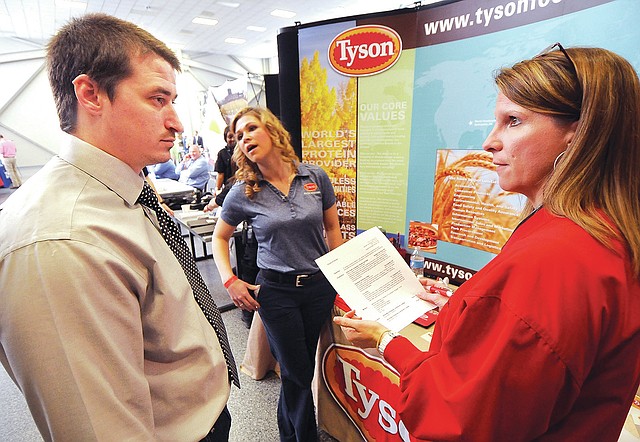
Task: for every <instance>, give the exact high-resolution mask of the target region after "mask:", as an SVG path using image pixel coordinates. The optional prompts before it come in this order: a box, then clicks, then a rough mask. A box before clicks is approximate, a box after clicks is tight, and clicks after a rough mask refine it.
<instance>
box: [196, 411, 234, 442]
mask: <svg viewBox="0 0 640 442" xmlns="http://www.w3.org/2000/svg"><path fill="white" fill-rule="evenodd" d="M230 430H231V413H229V409H228V408H227V407H224V410H222V413H220V417H218V420H217V421H216V423H215V424H213V428H211V431H210V432H209V434H207V435H206V436H205V437H204V439H202V440H201V441H200V442H228V441H229V431H230Z"/></svg>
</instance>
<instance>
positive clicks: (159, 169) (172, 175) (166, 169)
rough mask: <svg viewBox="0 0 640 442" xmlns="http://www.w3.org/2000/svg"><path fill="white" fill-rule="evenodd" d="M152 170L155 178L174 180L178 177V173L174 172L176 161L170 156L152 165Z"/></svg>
mask: <svg viewBox="0 0 640 442" xmlns="http://www.w3.org/2000/svg"><path fill="white" fill-rule="evenodd" d="M152 170H153V175H154V176H155V177H156V178H169V179H170V180H176V181H177V180H178V179H179V178H180V174H178V173H176V163H174V162H173V160H172V159H171V158H169V159H168V160H167V161H165V162H164V163H158V164H155V165H153V169H152Z"/></svg>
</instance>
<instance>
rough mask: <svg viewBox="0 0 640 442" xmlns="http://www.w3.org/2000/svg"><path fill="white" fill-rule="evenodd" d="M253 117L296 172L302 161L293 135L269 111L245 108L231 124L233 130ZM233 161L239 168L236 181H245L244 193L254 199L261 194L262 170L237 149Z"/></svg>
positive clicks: (283, 158) (258, 108)
mask: <svg viewBox="0 0 640 442" xmlns="http://www.w3.org/2000/svg"><path fill="white" fill-rule="evenodd" d="M247 115H252V116H254V117H256V118H257V119H258V120H259V121H260V122H261V123H262V124H264V126H265V127H266V128H267V132H268V133H269V135H270V136H271V142H272V143H273V147H275V148H276V151H278V152H280V156H281V157H282V160H283V161H285V162H288V163H290V164H291V165H292V167H293V168H294V170H295V167H296V164H297V163H298V162H299V161H300V159H299V158H298V156H297V155H296V153H295V151H294V150H293V146H292V145H291V135H289V132H287V130H286V129H285V128H284V126H283V125H282V123H281V122H280V120H279V119H278V117H276V116H275V115H273V113H271V111H270V110H269V109H265V108H260V107H245V108H244V109H242V110H240V111H239V112H238V113H237V114H236V116H235V117H233V121H232V122H231V130H232V131H233V132H235V131H236V125H237V123H238V120H240V118H242V117H244V116H247ZM232 159H233V161H235V163H236V164H237V166H238V170H237V171H236V175H235V177H236V180H237V181H243V182H244V184H245V188H244V193H245V195H247V197H248V198H253V195H254V194H255V193H256V192H260V190H261V189H260V169H259V168H258V165H257V164H256V163H254V162H253V161H251V160H250V159H249V158H247V157H246V155H245V154H244V153H243V152H242V151H241V150H240V149H239V148H236V149H235V150H234V152H233V157H232Z"/></svg>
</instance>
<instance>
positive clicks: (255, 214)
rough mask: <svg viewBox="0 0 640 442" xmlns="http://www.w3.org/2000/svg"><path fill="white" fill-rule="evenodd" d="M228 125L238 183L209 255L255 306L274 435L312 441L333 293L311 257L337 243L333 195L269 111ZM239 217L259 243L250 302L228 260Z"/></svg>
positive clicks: (241, 303)
mask: <svg viewBox="0 0 640 442" xmlns="http://www.w3.org/2000/svg"><path fill="white" fill-rule="evenodd" d="M231 130H232V131H234V133H235V134H236V139H237V140H238V141H237V142H238V145H237V147H236V149H235V152H234V155H233V160H234V161H235V162H236V164H237V165H238V169H239V170H238V173H237V174H236V177H237V179H238V181H237V182H236V184H235V185H234V186H233V187H232V188H231V190H230V191H229V193H228V194H227V196H226V198H225V200H224V204H223V205H222V212H221V214H220V218H219V219H218V222H217V223H216V227H215V231H214V233H213V242H212V249H213V254H214V260H215V262H216V265H217V267H218V271H219V273H220V277H221V278H222V280H223V281H224V286H225V287H226V288H227V290H228V291H229V296H230V297H231V299H232V300H233V303H234V304H235V305H236V306H238V307H239V308H241V309H243V310H256V309H259V313H260V316H261V318H262V321H263V323H264V327H265V330H266V333H267V338H268V340H269V346H270V348H271V352H272V353H273V355H274V356H275V358H276V359H277V361H278V362H279V363H280V369H281V380H282V387H281V390H280V399H279V401H278V429H279V431H280V440H282V441H305V442H309V441H314V440H316V439H317V428H316V420H315V419H316V418H315V411H314V405H313V397H312V394H311V380H312V379H313V374H314V367H315V355H316V347H317V343H318V337H319V335H320V328H321V326H322V325H323V324H324V323H325V321H327V319H328V318H329V317H330V312H331V308H332V306H333V303H334V300H335V295H336V292H335V290H334V289H333V288H332V287H331V285H330V284H329V282H328V281H327V280H326V278H325V277H324V275H323V274H322V272H320V271H319V269H318V267H317V265H316V263H315V259H316V258H318V257H319V256H321V255H323V254H325V253H326V252H327V251H329V249H333V248H335V247H337V246H338V245H340V244H341V243H342V234H341V232H340V225H339V222H338V212H337V209H336V198H335V194H334V191H333V187H332V186H331V181H330V180H329V177H328V176H327V174H326V173H325V172H324V171H323V170H322V169H320V168H319V167H317V166H313V165H308V164H303V163H301V162H300V161H299V160H298V158H297V157H296V154H295V152H294V150H293V147H292V146H291V138H290V136H289V133H288V132H286V130H285V129H284V127H283V126H282V124H281V123H280V121H279V120H278V119H277V118H276V117H275V116H274V115H273V114H272V113H271V112H270V111H269V110H267V109H259V108H245V109H243V110H241V111H240V112H239V113H238V114H237V115H236V116H235V117H234V119H233V122H232V124H231ZM242 221H247V222H249V224H250V225H251V226H252V228H253V234H254V235H255V238H256V239H257V242H258V257H257V263H258V267H259V268H260V271H259V273H258V277H257V279H256V284H258V285H259V286H260V289H259V293H258V298H257V300H256V299H254V298H253V297H252V296H251V294H250V293H249V290H255V289H256V288H257V286H256V285H253V284H248V283H247V282H245V281H242V280H239V279H237V278H236V277H235V276H234V275H233V272H232V269H231V264H230V261H229V239H230V238H231V236H232V234H233V232H234V231H235V229H236V226H237V225H238V224H240V223H241V222H242ZM325 231H326V239H325V236H324V232H325Z"/></svg>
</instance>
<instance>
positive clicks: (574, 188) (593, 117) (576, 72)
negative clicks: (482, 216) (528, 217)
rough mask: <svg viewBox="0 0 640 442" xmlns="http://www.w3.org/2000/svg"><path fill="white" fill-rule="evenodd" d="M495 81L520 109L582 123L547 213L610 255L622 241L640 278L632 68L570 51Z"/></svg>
mask: <svg viewBox="0 0 640 442" xmlns="http://www.w3.org/2000/svg"><path fill="white" fill-rule="evenodd" d="M495 79H496V84H497V86H498V88H499V90H500V91H501V92H502V93H503V94H504V95H505V96H506V97H507V98H508V99H509V100H511V101H513V102H514V103H516V104H518V105H520V106H522V107H525V108H527V109H529V110H531V111H534V112H539V113H542V114H546V115H551V116H554V117H556V118H558V119H560V120H563V121H577V127H576V132H575V135H574V137H573V140H572V141H571V144H570V145H569V147H568V148H567V150H566V152H565V153H564V155H562V158H561V159H560V160H558V162H557V167H555V168H554V169H552V170H550V171H549V179H548V181H547V182H546V184H545V188H544V193H543V205H544V206H545V208H547V209H548V210H549V211H551V212H552V213H554V214H556V215H559V216H564V217H566V218H569V219H571V220H572V221H574V222H575V223H576V224H578V225H580V226H581V227H582V228H584V229H585V230H586V231H587V232H588V233H589V234H590V235H591V236H593V237H594V238H595V239H597V240H598V241H599V242H601V243H602V244H604V245H605V246H607V247H610V248H611V245H610V240H611V239H613V238H617V239H619V240H620V241H622V243H623V244H624V245H625V246H626V247H627V250H628V252H629V254H630V256H631V260H632V269H633V273H634V275H635V277H636V278H640V229H639V228H638V225H640V198H639V195H640V173H639V172H640V124H639V123H638V118H639V116H640V82H639V80H638V74H637V73H636V71H635V70H634V68H633V66H632V65H631V64H630V63H629V62H628V61H627V60H625V59H624V58H622V57H620V56H619V55H617V54H615V53H613V52H611V51H608V50H605V49H600V48H567V49H566V50H565V51H562V50H557V51H553V52H549V53H546V54H543V55H540V56H537V57H534V58H532V59H530V60H525V61H522V62H520V63H517V64H516V65H514V66H513V67H511V68H505V69H502V70H501V71H499V72H498V73H497V74H496V77H495ZM529 209H531V207H529ZM599 212H602V213H604V214H606V215H607V216H608V217H609V220H610V221H611V222H613V225H611V224H610V223H609V221H608V220H607V219H603V218H602V217H601V216H600V214H599Z"/></svg>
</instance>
